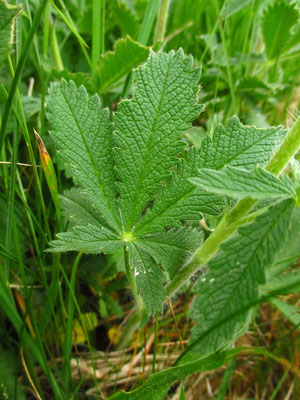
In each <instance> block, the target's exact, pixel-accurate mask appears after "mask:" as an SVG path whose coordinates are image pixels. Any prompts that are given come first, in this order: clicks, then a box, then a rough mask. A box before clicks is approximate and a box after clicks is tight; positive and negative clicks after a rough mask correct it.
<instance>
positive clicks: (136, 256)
mask: <svg viewBox="0 0 300 400" xmlns="http://www.w3.org/2000/svg"><path fill="white" fill-rule="evenodd" d="M127 251H129V263H130V268H131V269H132V272H133V277H134V280H135V282H136V286H137V289H138V292H139V294H141V296H142V298H143V300H144V302H145V305H146V307H147V310H148V311H149V312H150V313H151V314H155V312H156V311H160V312H161V311H162V308H163V303H162V302H163V301H164V300H165V297H166V294H165V291H164V288H163V283H164V281H165V276H164V274H163V273H162V271H161V270H160V267H159V266H158V265H157V264H156V263H155V261H154V260H153V258H152V257H151V256H150V255H149V254H148V253H146V252H145V251H144V250H143V249H141V248H139V247H138V246H137V245H135V244H133V243H131V244H130V245H129V246H128V250H127Z"/></svg>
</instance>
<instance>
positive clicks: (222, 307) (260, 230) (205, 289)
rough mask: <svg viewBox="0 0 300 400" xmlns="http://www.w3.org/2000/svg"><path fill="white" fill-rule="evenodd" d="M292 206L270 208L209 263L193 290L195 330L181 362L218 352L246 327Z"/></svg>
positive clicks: (283, 203) (288, 202) (287, 203)
mask: <svg viewBox="0 0 300 400" xmlns="http://www.w3.org/2000/svg"><path fill="white" fill-rule="evenodd" d="M293 206H294V202H293V200H290V199H288V200H283V201H281V202H280V203H277V204H275V205H274V206H272V207H270V208H269V210H268V211H267V212H266V213H264V214H262V215H260V216H258V217H257V219H256V220H255V221H254V222H253V223H251V224H249V225H246V226H243V227H241V228H239V230H238V233H237V235H235V236H234V237H233V238H231V239H229V240H228V241H227V242H225V243H224V244H223V245H221V251H220V252H219V253H218V254H217V255H216V256H215V257H214V258H213V259H212V260H211V261H210V262H209V263H208V267H209V270H210V272H209V273H208V274H207V275H206V276H205V277H203V278H202V279H200V280H199V281H198V283H197V284H196V287H195V291H196V293H197V297H196V299H195V301H194V303H193V305H192V310H191V316H192V317H193V318H194V319H196V320H197V324H196V326H195V327H194V329H193V331H192V336H191V345H190V348H188V350H187V351H186V353H185V356H183V358H182V360H181V362H184V359H185V357H187V358H188V359H190V357H198V356H199V353H201V354H202V355H203V356H205V355H208V354H210V353H212V352H215V351H217V350H218V349H219V348H221V347H222V346H224V345H226V344H228V343H229V342H230V341H232V340H233V338H235V337H236V336H237V335H238V334H239V332H241V330H242V329H243V327H245V326H246V323H247V319H248V317H247V316H248V310H247V307H248V305H251V303H253V301H254V300H255V299H256V298H257V296H258V285H259V284H263V283H264V282H265V268H266V267H267V266H268V265H270V264H271V263H272V261H273V258H274V256H275V253H276V251H277V250H278V249H279V248H280V247H281V245H282V244H283V242H284V238H285V234H286V231H287V227H288V225H289V220H290V216H291V212H292V210H293Z"/></svg>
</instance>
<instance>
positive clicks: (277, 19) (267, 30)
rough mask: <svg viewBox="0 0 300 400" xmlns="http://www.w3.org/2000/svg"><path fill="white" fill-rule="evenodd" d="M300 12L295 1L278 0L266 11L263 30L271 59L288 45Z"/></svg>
mask: <svg viewBox="0 0 300 400" xmlns="http://www.w3.org/2000/svg"><path fill="white" fill-rule="evenodd" d="M298 18H299V13H298V11H297V9H296V4H295V3H290V4H289V3H288V2H287V1H285V0H276V1H274V2H273V4H272V5H270V6H269V7H268V8H267V9H266V11H265V12H264V16H263V21H262V31H263V37H264V41H265V46H266V53H267V57H268V58H269V59H274V58H277V57H279V56H280V55H281V54H282V53H284V51H285V49H286V47H288V44H289V41H290V39H291V36H292V34H291V29H292V27H293V26H294V25H295V24H296V23H297V21H298Z"/></svg>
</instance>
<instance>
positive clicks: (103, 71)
mask: <svg viewBox="0 0 300 400" xmlns="http://www.w3.org/2000/svg"><path fill="white" fill-rule="evenodd" d="M149 51H150V49H149V48H148V47H145V46H142V45H141V44H139V43H137V42H135V41H134V40H132V39H131V38H130V37H129V36H127V37H126V38H125V39H119V40H118V41H117V42H116V43H115V45H114V49H113V51H109V52H107V53H106V54H105V55H104V56H103V57H102V59H101V61H100V64H99V66H98V79H97V86H98V88H99V93H105V92H107V91H108V89H109V88H110V87H111V86H112V85H113V84H115V83H117V82H118V81H119V80H120V79H121V78H123V76H125V75H127V74H128V73H129V72H131V70H132V68H135V67H137V66H138V65H140V64H142V63H143V62H145V61H146V60H147V58H148V56H149Z"/></svg>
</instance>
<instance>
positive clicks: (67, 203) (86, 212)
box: [60, 187, 109, 229]
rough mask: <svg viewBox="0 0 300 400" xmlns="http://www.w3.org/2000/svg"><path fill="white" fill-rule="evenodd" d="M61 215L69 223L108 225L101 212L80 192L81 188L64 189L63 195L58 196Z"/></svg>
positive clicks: (107, 226)
mask: <svg viewBox="0 0 300 400" xmlns="http://www.w3.org/2000/svg"><path fill="white" fill-rule="evenodd" d="M60 199H61V207H62V213H63V215H64V216H65V217H66V218H68V220H69V221H70V223H71V225H74V224H75V225H87V224H91V225H96V226H98V227H100V228H101V227H102V226H106V228H108V229H109V225H107V223H106V222H105V220H104V219H103V217H102V214H101V213H100V212H99V210H98V209H97V208H95V207H94V206H93V203H92V202H91V201H90V200H89V199H88V198H87V197H86V196H84V194H82V190H81V189H79V188H75V187H73V188H72V189H71V190H66V191H65V192H64V195H63V196H61V197H60Z"/></svg>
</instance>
